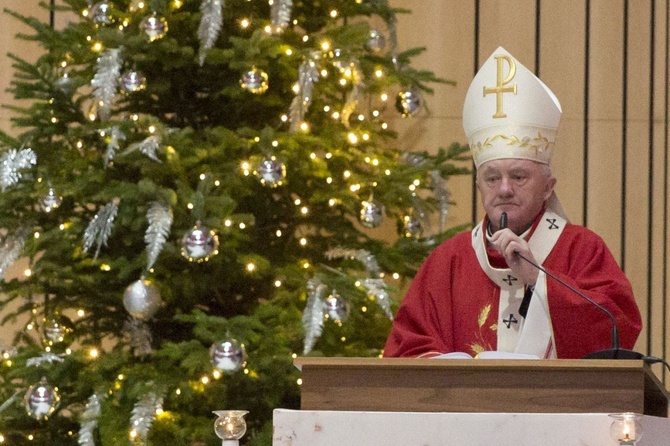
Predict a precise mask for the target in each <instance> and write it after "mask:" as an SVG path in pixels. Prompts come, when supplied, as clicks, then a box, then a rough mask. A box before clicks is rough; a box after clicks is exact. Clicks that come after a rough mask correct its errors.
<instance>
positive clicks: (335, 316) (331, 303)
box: [325, 290, 349, 323]
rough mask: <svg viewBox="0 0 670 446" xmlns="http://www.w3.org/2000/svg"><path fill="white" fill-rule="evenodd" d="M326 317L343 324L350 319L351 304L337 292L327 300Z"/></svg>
mask: <svg viewBox="0 0 670 446" xmlns="http://www.w3.org/2000/svg"><path fill="white" fill-rule="evenodd" d="M325 307H326V308H325V309H326V312H325V317H326V318H328V319H332V320H333V321H335V322H338V323H342V322H344V321H346V320H347V319H348V318H349V303H348V302H347V301H346V300H344V298H343V297H342V296H341V295H340V294H339V293H338V292H337V291H335V290H333V292H332V293H331V294H329V295H328V297H327V298H326V305H325Z"/></svg>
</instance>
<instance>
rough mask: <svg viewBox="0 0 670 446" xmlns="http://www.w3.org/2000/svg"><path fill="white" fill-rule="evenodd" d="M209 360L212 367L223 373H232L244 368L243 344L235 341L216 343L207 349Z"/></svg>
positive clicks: (245, 355)
mask: <svg viewBox="0 0 670 446" xmlns="http://www.w3.org/2000/svg"><path fill="white" fill-rule="evenodd" d="M209 360H210V362H211V363H212V365H213V366H214V367H215V368H217V369H218V370H221V371H222V372H225V373H234V372H237V371H238V370H240V369H241V368H242V367H244V364H245V363H246V360H247V352H246V350H245V348H244V344H240V343H239V342H237V340H236V339H224V340H222V341H217V342H215V343H214V344H212V346H211V347H210V348H209Z"/></svg>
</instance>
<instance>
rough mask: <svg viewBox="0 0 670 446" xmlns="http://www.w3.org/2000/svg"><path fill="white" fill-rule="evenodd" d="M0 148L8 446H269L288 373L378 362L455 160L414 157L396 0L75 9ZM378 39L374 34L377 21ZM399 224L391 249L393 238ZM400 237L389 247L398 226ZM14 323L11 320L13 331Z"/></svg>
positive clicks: (442, 211) (457, 151)
mask: <svg viewBox="0 0 670 446" xmlns="http://www.w3.org/2000/svg"><path fill="white" fill-rule="evenodd" d="M54 8H56V9H57V13H59V14H60V13H63V14H70V16H71V17H72V20H71V21H70V23H69V24H68V25H67V26H65V27H64V28H63V29H54V28H53V27H51V26H49V24H45V23H41V22H39V21H38V20H35V19H33V18H30V17H24V16H21V15H19V14H16V13H14V12H11V11H7V10H5V13H7V14H11V15H13V16H14V17H15V18H16V19H18V20H21V21H23V22H25V23H26V24H28V25H29V26H30V27H31V29H32V30H33V32H32V34H30V35H24V36H20V37H22V38H25V39H30V40H35V41H37V42H38V43H39V44H40V45H41V47H42V48H43V49H44V52H43V54H42V55H41V57H39V59H38V60H37V61H36V62H35V63H28V62H26V61H25V60H23V59H22V58H21V57H20V56H18V55H16V54H10V55H9V57H11V58H12V59H13V61H14V67H15V70H16V71H15V77H14V80H13V82H12V92H13V93H14V95H15V97H16V98H17V99H26V100H28V101H26V104H28V105H26V106H25V107H14V108H13V113H14V118H13V123H14V124H15V125H16V128H17V129H20V131H18V132H17V134H16V135H14V136H10V135H9V134H0V141H1V142H2V147H1V150H0V156H1V157H2V167H1V171H0V188H1V193H0V226H1V227H2V228H4V230H3V232H2V243H1V244H0V272H1V273H2V274H4V273H5V272H6V271H7V269H8V268H9V267H11V265H12V264H13V263H14V262H16V261H17V259H19V258H22V259H27V262H28V264H29V269H28V271H27V272H26V274H25V275H24V276H23V277H20V278H17V279H11V280H9V279H8V278H5V280H3V281H2V284H1V288H0V291H1V292H2V293H3V295H2V303H1V304H0V314H2V316H3V324H5V326H7V324H9V323H11V322H12V321H16V320H21V319H20V318H21V316H22V315H23V316H25V317H28V323H27V324H25V326H23V325H22V326H21V327H18V330H17V333H16V336H15V337H14V342H13V345H11V346H6V348H5V350H4V351H3V358H2V359H3V362H2V365H1V366H0V419H2V424H1V425H0V434H1V435H2V437H1V438H0V444H8V445H23V444H31V445H55V444H58V445H77V444H78V445H88V446H92V445H114V446H119V445H131V444H140V445H144V444H146V445H159V444H168V443H169V444H171V445H174V446H177V445H205V444H207V445H216V444H219V442H220V441H221V440H220V439H218V438H217V437H216V436H215V435H214V432H213V422H214V419H215V418H216V417H215V416H214V415H213V414H212V411H214V410H224V409H240V410H246V411H249V414H248V415H247V417H246V421H247V425H248V433H247V435H246V437H245V438H244V440H243V442H245V443H246V444H251V445H269V444H270V443H271V428H272V426H271V422H272V410H273V409H274V408H278V407H282V408H297V407H298V406H299V377H300V376H299V372H298V370H296V369H295V368H294V366H293V359H294V358H295V357H296V356H298V355H324V356H342V355H344V356H378V355H380V354H381V351H382V348H383V345H384V341H385V339H386V336H387V334H388V331H389V329H390V325H391V320H392V317H393V311H394V309H395V306H396V305H397V303H398V301H399V300H400V299H401V293H400V292H399V291H400V290H402V287H403V286H404V285H403V281H402V279H403V278H405V279H406V278H411V277H412V276H413V274H414V273H415V272H416V269H417V268H418V266H419V265H420V263H421V262H422V260H423V259H424V258H425V257H426V255H427V254H428V253H429V252H430V250H431V249H433V248H434V246H436V244H438V243H440V241H442V240H444V239H445V238H447V237H449V236H450V235H451V234H453V233H454V232H455V231H459V230H461V229H462V228H447V227H446V223H445V222H446V215H447V212H448V207H449V193H448V189H447V179H448V178H449V177H450V176H451V175H458V174H462V173H464V172H465V171H466V169H465V168H464V167H463V166H466V165H467V163H463V162H462V161H464V147H462V146H461V145H459V144H453V145H452V146H450V147H448V148H440V149H434V150H431V151H430V152H429V151H426V152H421V151H414V152H412V153H405V152H403V151H402V150H400V149H398V148H397V147H395V145H394V142H395V139H396V134H395V133H394V131H393V130H392V129H391V128H390V127H389V126H388V125H387V124H386V121H387V120H388V118H389V117H390V116H391V117H397V116H399V115H402V116H407V117H408V119H411V117H412V116H413V115H416V114H418V113H422V112H425V105H424V103H423V102H424V100H425V97H426V95H427V94H429V93H430V92H431V85H432V84H433V83H435V82H447V81H444V80H442V79H440V78H438V77H436V76H435V75H434V74H433V73H431V72H427V71H424V70H417V69H414V68H412V67H411V64H410V63H411V60H412V58H413V57H414V56H416V55H418V54H420V52H421V51H422V50H421V49H411V50H407V51H402V52H401V51H398V49H397V44H396V14H397V13H400V12H406V11H400V10H396V9H393V8H391V7H390V6H389V5H388V3H387V2H386V1H385V0H332V1H328V2H323V1H319V0H271V1H270V2H269V3H268V1H267V0H227V1H226V0H169V1H168V0H146V1H144V0H101V1H99V2H95V3H87V2H86V0H64V1H63V3H62V4H59V6H57V7H54ZM375 23H376V25H375V26H373V25H374V24H375ZM389 226H390V227H394V226H397V230H398V235H396V234H395V233H394V234H393V236H392V237H390V236H389V231H388V230H384V228H387V229H388V227H389ZM391 232H395V230H393V231H391ZM17 318H18V319H17Z"/></svg>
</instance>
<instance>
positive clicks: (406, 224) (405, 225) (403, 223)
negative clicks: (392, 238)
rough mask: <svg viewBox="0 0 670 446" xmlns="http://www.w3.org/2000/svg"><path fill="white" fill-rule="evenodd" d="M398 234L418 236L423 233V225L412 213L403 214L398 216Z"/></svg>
mask: <svg viewBox="0 0 670 446" xmlns="http://www.w3.org/2000/svg"><path fill="white" fill-rule="evenodd" d="M398 227H399V231H398V232H399V234H400V235H402V236H403V237H407V238H415V239H416V238H420V237H421V235H422V234H423V225H422V224H421V220H419V219H418V218H417V217H416V215H414V213H410V214H408V215H404V216H402V217H401V218H400V224H399V225H398Z"/></svg>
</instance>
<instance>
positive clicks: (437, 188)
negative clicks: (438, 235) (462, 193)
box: [430, 170, 451, 232]
mask: <svg viewBox="0 0 670 446" xmlns="http://www.w3.org/2000/svg"><path fill="white" fill-rule="evenodd" d="M430 177H431V178H432V180H433V181H432V182H433V195H434V196H435V198H436V199H437V201H438V202H439V203H440V232H444V231H445V229H446V228H447V215H449V195H450V194H451V193H450V192H449V189H448V188H447V180H445V179H444V178H443V177H442V175H441V174H440V171H439V170H434V171H432V172H431V173H430Z"/></svg>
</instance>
